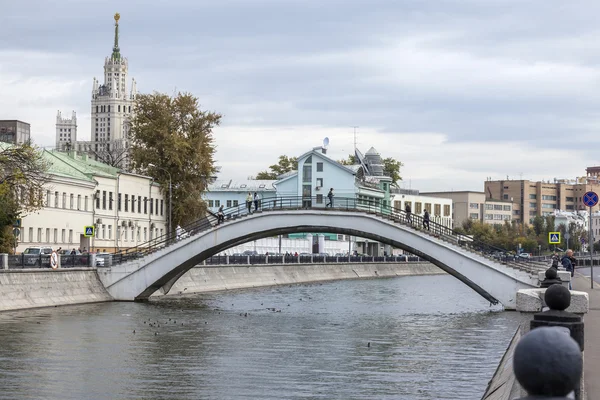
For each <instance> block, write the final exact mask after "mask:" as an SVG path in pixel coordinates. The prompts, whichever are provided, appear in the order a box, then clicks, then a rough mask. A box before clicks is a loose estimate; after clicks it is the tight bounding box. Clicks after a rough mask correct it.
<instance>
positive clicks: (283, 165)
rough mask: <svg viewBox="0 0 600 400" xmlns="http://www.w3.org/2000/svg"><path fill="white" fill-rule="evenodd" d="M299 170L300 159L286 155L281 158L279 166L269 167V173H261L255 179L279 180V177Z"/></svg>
mask: <svg viewBox="0 0 600 400" xmlns="http://www.w3.org/2000/svg"><path fill="white" fill-rule="evenodd" d="M297 169H298V158H297V157H288V156H286V155H282V156H279V161H278V162H277V164H273V165H271V166H270V167H269V171H261V172H259V173H258V174H257V175H256V177H255V179H270V180H272V179H277V178H278V177H279V176H281V175H283V174H285V173H287V172H290V171H296V170H297Z"/></svg>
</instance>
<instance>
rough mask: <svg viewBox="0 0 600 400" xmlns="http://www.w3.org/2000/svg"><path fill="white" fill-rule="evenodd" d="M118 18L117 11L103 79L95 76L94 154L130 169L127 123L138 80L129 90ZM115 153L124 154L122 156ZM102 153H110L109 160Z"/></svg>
mask: <svg viewBox="0 0 600 400" xmlns="http://www.w3.org/2000/svg"><path fill="white" fill-rule="evenodd" d="M119 19H120V15H119V14H118V13H117V14H115V37H114V45H113V51H112V54H111V55H110V56H109V57H106V58H105V60H104V82H103V83H101V82H100V81H99V80H98V79H96V78H95V77H94V80H93V83H92V108H91V146H92V149H91V150H92V151H91V153H92V154H94V155H95V156H96V159H99V160H101V161H104V162H108V161H112V162H109V163H111V164H114V163H116V164H118V165H115V166H120V167H122V168H125V169H128V167H129V157H128V154H125V153H127V152H128V151H127V149H128V148H129V135H128V126H129V121H130V120H131V117H132V115H133V112H134V110H133V106H134V101H135V96H136V94H137V88H136V82H135V79H132V80H131V88H130V90H129V91H128V90H127V79H128V78H127V68H128V63H127V58H125V57H123V56H121V50H120V49H119ZM107 153H110V154H107ZM114 153H123V154H121V155H120V156H119V155H115V154H114ZM103 154H107V155H109V157H108V158H109V159H110V160H106V159H105V157H103V156H102V155H103Z"/></svg>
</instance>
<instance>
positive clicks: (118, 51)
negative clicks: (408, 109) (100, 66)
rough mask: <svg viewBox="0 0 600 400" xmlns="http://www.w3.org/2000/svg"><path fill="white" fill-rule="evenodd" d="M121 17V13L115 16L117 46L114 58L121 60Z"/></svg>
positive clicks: (115, 45) (114, 50)
mask: <svg viewBox="0 0 600 400" xmlns="http://www.w3.org/2000/svg"><path fill="white" fill-rule="evenodd" d="M120 18H121V16H120V15H119V13H116V14H115V44H114V46H113V52H112V58H113V59H115V60H119V59H120V58H121V52H120V50H119V19H120Z"/></svg>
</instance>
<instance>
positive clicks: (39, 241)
mask: <svg viewBox="0 0 600 400" xmlns="http://www.w3.org/2000/svg"><path fill="white" fill-rule="evenodd" d="M37 241H38V243H42V228H38V232H37Z"/></svg>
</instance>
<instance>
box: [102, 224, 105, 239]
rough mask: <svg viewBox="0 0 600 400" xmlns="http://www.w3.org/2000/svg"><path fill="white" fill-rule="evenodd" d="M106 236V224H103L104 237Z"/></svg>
mask: <svg viewBox="0 0 600 400" xmlns="http://www.w3.org/2000/svg"><path fill="white" fill-rule="evenodd" d="M105 238H106V225H105V224H102V239H105Z"/></svg>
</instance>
